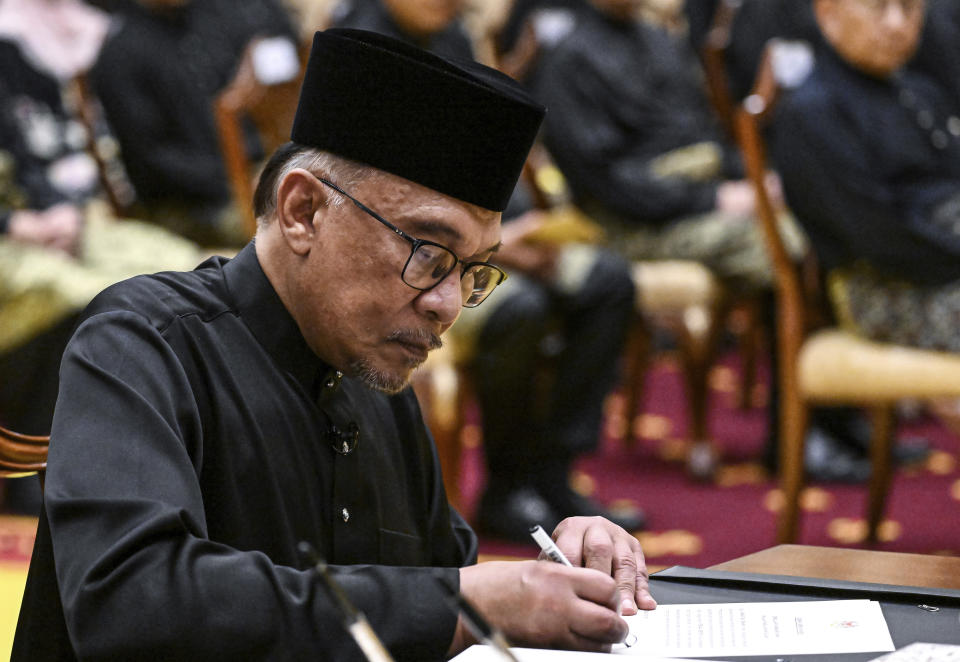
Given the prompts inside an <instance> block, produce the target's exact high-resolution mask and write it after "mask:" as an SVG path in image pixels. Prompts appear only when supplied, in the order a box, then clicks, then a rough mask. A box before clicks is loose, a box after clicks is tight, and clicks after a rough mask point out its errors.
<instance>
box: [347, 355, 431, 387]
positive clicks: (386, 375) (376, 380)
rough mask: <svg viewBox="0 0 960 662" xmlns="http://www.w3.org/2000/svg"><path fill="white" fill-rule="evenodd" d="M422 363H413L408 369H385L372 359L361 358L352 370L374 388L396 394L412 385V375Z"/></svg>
mask: <svg viewBox="0 0 960 662" xmlns="http://www.w3.org/2000/svg"><path fill="white" fill-rule="evenodd" d="M420 365H421V364H420V363H418V364H416V365H412V366H410V367H409V368H407V369H406V370H399V371H397V370H385V369H383V368H380V367H378V366H376V365H374V364H373V363H372V362H370V361H367V360H364V359H359V360H357V361H355V362H354V363H353V364H352V365H351V366H350V367H351V370H350V372H351V373H352V374H353V375H354V376H356V377H357V378H358V379H360V381H362V382H363V383H364V384H365V385H366V386H368V387H370V388H372V389H373V390H375V391H380V392H381V393H385V394H387V395H396V394H397V393H400V392H401V391H402V390H404V389H405V388H407V386H409V385H410V375H412V374H413V371H414V370H415V369H416V368H418V367H419V366H420Z"/></svg>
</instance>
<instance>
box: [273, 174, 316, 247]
mask: <svg viewBox="0 0 960 662" xmlns="http://www.w3.org/2000/svg"><path fill="white" fill-rule="evenodd" d="M326 196H327V191H326V189H325V187H324V186H323V184H321V183H320V181H319V180H317V178H316V177H314V176H313V175H311V174H310V173H309V172H307V171H306V170H303V169H302V168H297V169H295V170H291V171H290V172H289V173H287V174H286V175H285V176H284V178H283V179H282V180H281V181H280V185H279V186H278V187H277V222H278V224H279V226H280V232H281V233H283V237H284V239H285V240H286V242H287V244H288V245H289V246H290V248H291V250H293V252H294V253H296V254H297V255H306V254H307V253H309V252H310V248H311V247H312V246H313V240H314V235H315V234H316V231H317V228H316V225H315V223H316V222H317V221H318V219H317V212H320V211H322V210H323V208H324V207H325V206H326V201H327V198H326Z"/></svg>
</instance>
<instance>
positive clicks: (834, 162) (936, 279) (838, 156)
mask: <svg viewBox="0 0 960 662" xmlns="http://www.w3.org/2000/svg"><path fill="white" fill-rule="evenodd" d="M951 118H953V119H951ZM951 128H952V131H951ZM772 138H773V140H772V141H771V147H772V153H773V156H774V160H775V161H776V164H777V168H778V170H779V171H780V176H781V178H782V179H783V185H784V191H785V193H786V197H787V201H788V202H789V204H790V207H791V208H792V209H793V211H794V213H795V214H796V216H797V218H798V219H799V221H800V222H801V224H802V225H803V227H804V229H805V230H806V232H807V234H808V236H809V237H810V240H811V242H812V243H813V246H814V250H815V251H816V254H817V257H818V258H819V260H820V262H821V264H822V266H823V267H824V268H825V269H832V268H834V267H842V266H845V265H849V264H851V263H852V262H854V261H855V260H864V261H866V262H869V263H870V264H872V265H873V266H874V267H875V268H876V269H878V270H879V271H880V272H882V273H883V274H885V275H887V276H891V277H893V276H895V277H901V278H905V279H907V280H909V281H911V282H914V283H918V284H930V285H936V284H944V283H948V282H951V281H954V280H957V279H960V215H954V216H953V217H951V218H949V219H947V220H948V221H949V222H947V223H940V222H937V221H936V220H935V219H936V218H937V214H936V210H937V209H938V207H939V206H940V205H942V204H944V203H945V201H947V200H950V199H957V200H958V202H960V197H958V196H960V105H958V104H957V102H956V100H955V98H954V97H952V96H951V95H950V93H949V91H948V90H947V89H946V88H945V87H944V86H942V85H940V84H939V83H938V82H937V81H936V80H935V79H934V78H932V77H930V76H928V75H926V73H925V72H922V71H919V70H914V69H912V68H907V69H904V70H902V71H900V72H898V73H897V74H895V75H893V76H890V77H888V78H873V77H870V76H867V75H865V74H863V73H861V72H860V71H857V70H856V69H854V68H853V67H851V66H850V65H849V64H847V63H846V62H844V61H843V60H842V59H841V58H840V57H839V56H838V55H837V54H836V53H834V52H833V51H832V50H831V49H829V48H826V47H824V48H823V49H821V51H820V52H819V53H818V55H817V65H816V68H815V69H814V71H813V73H812V74H811V75H810V77H809V78H808V79H807V80H806V81H805V82H804V83H803V84H802V85H801V86H800V87H799V88H798V89H797V90H795V91H794V92H792V93H791V94H790V95H789V96H788V97H786V98H785V99H783V101H782V102H781V103H780V104H779V106H778V108H777V113H776V117H775V120H774V124H773V135H772Z"/></svg>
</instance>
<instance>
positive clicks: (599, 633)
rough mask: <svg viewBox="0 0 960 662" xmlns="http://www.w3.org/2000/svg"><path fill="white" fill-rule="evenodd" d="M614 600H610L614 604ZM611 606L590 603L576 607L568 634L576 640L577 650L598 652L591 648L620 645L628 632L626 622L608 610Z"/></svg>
mask: <svg viewBox="0 0 960 662" xmlns="http://www.w3.org/2000/svg"><path fill="white" fill-rule="evenodd" d="M614 601H615V598H614V599H612V600H611V602H614ZM610 606H611V605H610V604H607V605H605V606H600V605H598V604H592V603H587V602H585V603H581V604H580V605H579V606H578V610H577V611H578V613H577V618H575V619H573V620H572V621H571V629H570V634H571V635H572V636H573V637H574V638H575V640H576V646H577V648H579V649H581V650H598V649H596V648H594V647H593V646H601V647H603V646H606V647H607V648H606V650H609V646H610V644H616V643H620V642H622V641H623V640H624V638H625V637H626V636H627V633H628V632H629V627H628V626H627V622H626V621H624V620H623V619H622V618H620V616H619V615H618V614H617V613H616V612H615V611H612V610H611V609H609V607H610Z"/></svg>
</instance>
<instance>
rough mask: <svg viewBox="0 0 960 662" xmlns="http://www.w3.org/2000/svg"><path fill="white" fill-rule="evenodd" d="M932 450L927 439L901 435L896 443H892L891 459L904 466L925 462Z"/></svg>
mask: <svg viewBox="0 0 960 662" xmlns="http://www.w3.org/2000/svg"><path fill="white" fill-rule="evenodd" d="M932 452H933V449H932V448H931V447H930V440H929V439H924V438H923V437H903V438H902V439H897V443H895V444H894V445H893V461H894V463H895V464H899V465H904V466H910V465H914V464H920V463H922V462H926V461H927V458H928V457H930V454H931V453H932Z"/></svg>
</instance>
